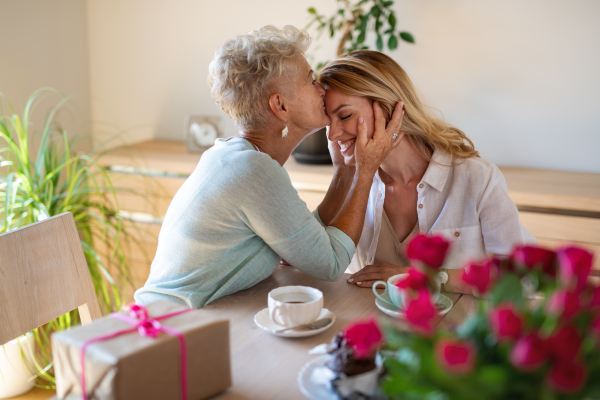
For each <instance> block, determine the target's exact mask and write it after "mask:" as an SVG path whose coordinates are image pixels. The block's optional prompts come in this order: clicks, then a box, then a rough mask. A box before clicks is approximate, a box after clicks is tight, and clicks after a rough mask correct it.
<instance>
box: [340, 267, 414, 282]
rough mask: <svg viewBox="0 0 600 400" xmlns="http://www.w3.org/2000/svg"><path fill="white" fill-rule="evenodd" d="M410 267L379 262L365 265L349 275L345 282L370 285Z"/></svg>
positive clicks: (385, 279)
mask: <svg viewBox="0 0 600 400" xmlns="http://www.w3.org/2000/svg"><path fill="white" fill-rule="evenodd" d="M408 268H410V267H403V266H400V265H392V264H388V263H381V264H375V265H367V266H366V267H364V268H363V269H361V270H360V271H358V272H357V273H355V274H352V275H350V277H349V278H348V280H347V282H348V283H350V284H353V285H356V286H359V287H372V286H373V284H374V283H375V282H377V281H385V282H387V280H388V279H389V278H390V277H391V276H394V275H398V274H402V273H404V272H406V270H407V269H408Z"/></svg>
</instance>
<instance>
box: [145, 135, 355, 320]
mask: <svg viewBox="0 0 600 400" xmlns="http://www.w3.org/2000/svg"><path fill="white" fill-rule="evenodd" d="M354 250H355V247H354V242H353V241H352V240H351V239H350V238H349V237H348V236H347V235H346V234H345V233H344V232H342V231H340V230H339V229H337V228H334V227H332V226H329V227H324V226H323V224H322V222H321V220H320V219H319V216H318V212H316V211H315V212H314V213H311V212H310V211H309V210H308V208H307V207H306V204H305V203H304V202H303V201H302V200H300V198H299V197H298V193H297V192H296V190H295V189H294V188H293V186H292V182H291V181H290V177H289V176H288V174H287V172H286V170H285V169H284V168H282V167H281V166H280V165H279V164H278V163H277V162H276V161H275V160H273V159H272V158H271V157H270V156H269V155H267V154H264V153H259V152H257V151H256V150H255V149H254V148H253V147H252V145H251V144H250V143H249V142H248V141H246V140H244V139H241V138H229V139H226V140H225V139H217V141H216V142H215V145H214V146H213V147H212V148H211V149H210V150H208V151H206V152H205V153H204V154H203V155H202V159H201V160H200V162H199V163H198V166H197V167H196V169H195V170H194V172H193V173H192V175H191V176H190V177H189V178H188V179H187V180H186V181H185V183H184V184H183V186H182V187H181V189H179V191H178V192H177V194H176V195H175V197H174V198H173V201H172V202H171V205H170V206H169V209H168V210H167V214H166V216H165V220H164V223H163V225H162V228H161V230H160V234H159V237H158V249H157V252H156V257H155V258H154V261H153V262H152V267H151V270H150V276H149V277H148V281H147V282H146V284H145V285H144V286H143V287H142V288H140V289H139V290H138V291H137V292H136V293H135V300H136V301H137V302H140V303H150V302H153V301H156V300H159V299H166V300H171V301H176V302H179V303H182V304H185V305H187V306H189V307H194V308H200V307H203V306H204V305H205V304H207V303H210V302H211V301H213V300H215V299H218V298H219V297H222V296H226V295H228V294H231V293H235V292H237V291H239V290H243V289H247V288H249V287H251V286H253V285H255V284H257V283H258V282H260V281H262V280H263V279H265V278H267V277H268V276H270V275H271V274H272V273H273V272H274V271H275V269H276V268H277V266H278V264H279V260H280V259H282V258H283V259H284V260H286V261H287V262H289V263H290V264H291V265H293V266H294V267H296V268H297V269H299V270H301V271H304V272H306V273H307V274H309V275H312V276H314V277H316V278H319V279H323V280H330V281H334V280H337V279H339V278H340V277H341V276H342V274H343V273H344V271H345V270H346V267H348V264H350V260H351V259H352V256H353V254H354ZM265 301H266V299H265Z"/></svg>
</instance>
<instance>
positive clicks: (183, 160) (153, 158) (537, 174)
mask: <svg viewBox="0 0 600 400" xmlns="http://www.w3.org/2000/svg"><path fill="white" fill-rule="evenodd" d="M200 156H201V154H198V153H188V151H187V150H186V147H185V144H184V143H183V142H173V141H165V140H151V141H147V142H143V143H139V144H136V145H133V146H131V147H123V148H119V149H115V150H114V151H112V152H111V153H110V154H109V155H107V156H105V157H104V158H103V161H102V162H103V164H104V165H112V164H118V165H131V166H136V167H141V168H148V169H152V170H163V171H169V172H171V173H176V174H181V175H182V176H186V175H189V174H190V173H191V172H192V171H193V170H194V168H195V167H196V165H197V164H198V161H199V160H200ZM285 168H286V170H287V171H288V173H289V174H290V178H291V180H292V182H293V184H294V187H296V189H297V190H306V191H316V192H325V191H327V188H328V187H329V182H330V181H331V177H332V175H333V168H332V166H330V165H306V164H298V163H297V162H296V161H295V160H294V159H293V157H290V159H289V160H288V161H287V162H286V164H285ZM500 170H501V171H502V173H503V174H504V177H505V178H506V183H507V185H508V190H509V194H510V196H511V198H512V199H513V201H514V202H515V203H516V204H517V205H518V206H520V207H537V208H548V209H558V210H575V211H582V212H587V213H600V174H593V173H584V172H568V171H555V170H543V169H531V168H515V167H500ZM599 216H600V214H599V215H596V217H599Z"/></svg>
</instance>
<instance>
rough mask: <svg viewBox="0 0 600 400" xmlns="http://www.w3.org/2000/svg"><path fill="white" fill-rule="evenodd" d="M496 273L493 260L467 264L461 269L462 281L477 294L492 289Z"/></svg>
mask: <svg viewBox="0 0 600 400" xmlns="http://www.w3.org/2000/svg"><path fill="white" fill-rule="evenodd" d="M497 271H498V270H497V269H496V267H495V265H494V261H493V260H486V261H484V262H482V263H479V264H469V265H467V266H466V267H465V268H464V269H463V273H462V280H463V282H465V283H467V284H468V285H471V286H473V287H474V288H475V289H477V292H479V294H484V293H485V292H487V291H488V290H489V289H490V288H491V287H492V284H493V283H494V280H495V279H496V276H497Z"/></svg>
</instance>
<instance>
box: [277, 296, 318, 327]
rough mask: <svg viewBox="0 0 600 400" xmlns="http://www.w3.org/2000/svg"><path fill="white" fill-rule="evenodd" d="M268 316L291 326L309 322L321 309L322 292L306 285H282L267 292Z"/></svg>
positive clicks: (280, 323) (314, 318) (286, 325)
mask: <svg viewBox="0 0 600 400" xmlns="http://www.w3.org/2000/svg"><path fill="white" fill-rule="evenodd" d="M268 301H269V316H270V317H271V321H273V322H275V323H276V324H279V325H282V326H285V327H286V328H291V327H293V326H298V325H304V324H310V323H311V322H314V321H315V320H316V319H317V318H319V314H321V310H322V309H323V292H321V291H320V290H319V289H315V288H311V287H308V286H283V287H280V288H277V289H273V290H271V291H270V292H269V300H268Z"/></svg>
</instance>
